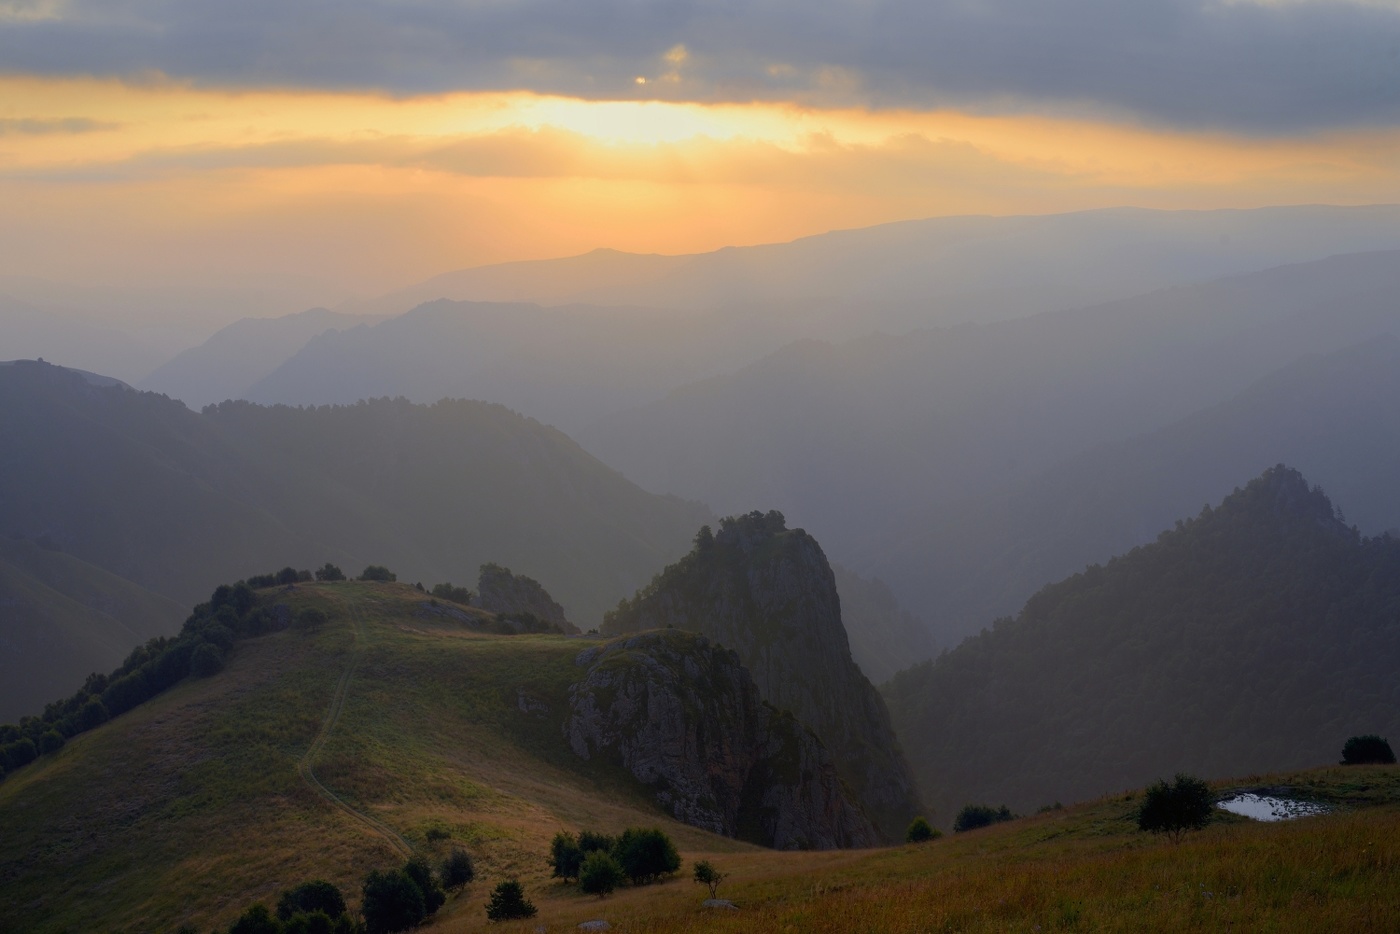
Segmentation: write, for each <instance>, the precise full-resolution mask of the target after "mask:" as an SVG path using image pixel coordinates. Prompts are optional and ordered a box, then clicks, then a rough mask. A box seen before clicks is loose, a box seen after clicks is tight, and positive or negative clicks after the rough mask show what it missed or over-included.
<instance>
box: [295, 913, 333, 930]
mask: <svg viewBox="0 0 1400 934" xmlns="http://www.w3.org/2000/svg"><path fill="white" fill-rule="evenodd" d="M335 928H336V925H335V920H334V919H333V918H332V917H331V916H330V915H328V914H326V913H325V912H324V911H309V912H308V911H299V912H297V913H296V914H294V915H292V916H291V917H290V918H288V919H287V920H286V921H285V922H283V924H282V934H335Z"/></svg>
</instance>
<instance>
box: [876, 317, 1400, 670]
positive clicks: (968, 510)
mask: <svg viewBox="0 0 1400 934" xmlns="http://www.w3.org/2000/svg"><path fill="white" fill-rule="evenodd" d="M1397 400H1400V337H1396V336H1395V335H1392V334H1381V335H1377V336H1376V337H1373V338H1369V339H1367V340H1365V341H1362V342H1361V343H1358V344H1356V345H1353V346H1351V347H1346V348H1343V349H1341V350H1337V351H1334V352H1332V353H1328V354H1310V355H1307V356H1305V357H1302V358H1301V359H1299V360H1297V361H1296V362H1294V363H1292V364H1289V365H1288V366H1286V367H1283V368H1281V369H1279V370H1277V371H1275V372H1273V373H1271V374H1269V375H1267V376H1265V377H1263V378H1261V379H1259V380H1258V381H1257V382H1255V383H1254V384H1252V385H1251V386H1249V387H1248V388H1246V389H1245V390H1244V391H1243V392H1241V393H1240V394H1238V395H1236V396H1234V397H1233V398H1230V399H1227V400H1225V401H1222V402H1221V403H1219V404H1218V405H1215V406H1211V407H1208V408H1205V409H1202V410H1200V411H1199V412H1196V413H1194V414H1192V415H1190V416H1188V417H1186V418H1184V419H1182V420H1180V421H1177V422H1174V423H1172V424H1170V425H1167V426H1164V427H1162V428H1159V429H1157V430H1156V431H1152V432H1147V433H1145V434H1142V435H1138V436H1136V437H1132V438H1127V439H1124V440H1122V441H1118V442H1114V443H1112V444H1108V445H1103V446H1100V447H1096V448H1093V449H1091V450H1089V451H1086V452H1085V453H1083V454H1081V455H1079V456H1078V457H1075V458H1072V459H1070V460H1068V461H1066V462H1065V463H1063V464H1060V465H1057V466H1055V467H1054V468H1052V469H1050V470H1048V471H1046V472H1045V473H1043V474H1041V475H1040V476H1038V477H1036V478H1035V479H1033V480H1031V481H1029V482H1027V483H1025V484H1022V485H1019V486H1015V487H1012V488H1010V489H1004V490H998V491H996V492H995V493H993V494H990V495H988V496H986V497H984V498H981V499H969V500H968V501H966V502H962V503H955V504H950V505H948V506H946V507H943V508H937V509H929V510H924V511H916V512H915V513H913V514H912V515H910V516H907V517H905V518H904V519H903V520H902V521H901V522H900V523H899V524H897V525H895V526H893V527H892V528H891V529H890V530H889V533H888V534H887V535H886V541H885V542H884V543H883V544H882V545H880V546H879V548H878V550H877V551H873V552H872V553H870V554H868V555H866V556H865V560H867V561H868V562H869V563H870V564H872V565H874V566H877V567H880V568H881V573H882V574H884V575H886V576H887V577H888V579H889V580H890V581H891V582H897V584H898V587H899V593H900V594H901V596H902V597H903V599H905V600H907V601H909V602H910V603H911V605H915V606H920V607H923V608H925V611H926V612H930V611H932V612H936V613H937V615H938V618H939V622H940V626H939V632H940V635H942V636H943V638H945V639H946V640H947V641H949V642H954V643H955V642H956V641H957V640H958V639H960V638H961V637H962V636H964V635H968V634H971V633H974V632H976V631H977V630H979V629H981V628H982V627H983V626H986V625H988V624H990V622H991V621H992V620H993V619H994V618H996V617H998V616H1004V615H1007V614H1010V613H1014V612H1015V611H1016V609H1017V607H1018V606H1019V605H1020V604H1021V603H1023V602H1024V601H1025V600H1026V599H1027V598H1029V597H1030V596H1031V594H1033V593H1034V592H1035V591H1036V590H1037V589H1039V588H1040V587H1041V586H1043V585H1044V583H1045V582H1047V581H1052V580H1058V579H1061V578H1063V577H1065V576H1067V575H1069V574H1072V573H1074V572H1076V571H1078V570H1080V569H1082V568H1083V567H1084V566H1085V565H1087V564H1090V563H1095V562H1102V561H1106V560H1107V559H1108V558H1110V557H1111V556H1113V555H1115V554H1122V553H1124V552H1126V551H1128V550H1129V549H1131V548H1133V547H1134V546H1136V545H1140V544H1146V543H1148V542H1150V541H1152V540H1153V539H1154V538H1155V537H1156V535H1157V533H1158V532H1159V531H1160V530H1161V529H1162V528H1165V527H1167V526H1169V525H1171V523H1172V522H1173V521H1175V519H1176V518H1177V517H1179V516H1181V515H1186V514H1190V513H1191V512H1193V511H1195V510H1197V509H1199V508H1200V505H1201V504H1202V503H1206V502H1211V501H1218V500H1219V499H1220V498H1221V497H1222V496H1224V495H1226V494H1227V493H1228V492H1229V491H1230V490H1231V489H1233V487H1234V485H1235V484H1236V482H1237V478H1238V477H1241V476H1248V475H1249V474H1251V473H1253V472H1255V471H1257V470H1260V469H1261V468H1262V467H1263V466H1264V465H1266V464H1269V463H1278V462H1285V463H1290V464H1294V465H1297V467H1298V468H1299V469H1300V470H1302V471H1303V472H1304V473H1305V474H1306V475H1308V476H1311V477H1317V478H1321V479H1325V480H1326V482H1327V486H1328V489H1329V490H1330V491H1331V492H1332V494H1333V495H1334V497H1335V500H1336V502H1337V503H1338V504H1340V505H1344V506H1345V508H1346V511H1347V515H1348V516H1349V517H1350V518H1352V519H1353V520H1355V521H1358V522H1360V523H1361V524H1362V525H1363V528H1364V529H1365V530H1367V531H1369V532H1370V533H1376V532H1380V531H1383V530H1385V529H1390V528H1397V527H1400V487H1397V485H1396V484H1395V483H1394V477H1396V476H1400V405H1397V404H1396V403H1397ZM934 608H937V609H936V610H934Z"/></svg>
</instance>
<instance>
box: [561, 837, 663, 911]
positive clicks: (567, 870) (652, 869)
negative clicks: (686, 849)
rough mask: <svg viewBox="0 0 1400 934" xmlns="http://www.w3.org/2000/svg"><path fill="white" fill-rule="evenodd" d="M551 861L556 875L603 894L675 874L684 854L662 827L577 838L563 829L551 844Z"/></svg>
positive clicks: (592, 891)
mask: <svg viewBox="0 0 1400 934" xmlns="http://www.w3.org/2000/svg"><path fill="white" fill-rule="evenodd" d="M549 864H550V866H551V867H552V869H553V870H554V876H555V877H556V878H559V879H563V880H564V881H565V882H570V881H573V880H578V883H579V888H581V889H582V890H583V891H585V892H588V893H590V894H593V895H598V896H603V895H607V894H609V893H610V892H612V891H613V890H614V889H616V888H617V887H618V886H620V885H622V884H624V883H625V882H630V883H631V884H632V885H646V884H648V883H650V882H655V881H656V880H658V879H661V878H664V877H666V876H671V875H674V874H675V873H676V872H677V871H678V870H679V869H680V868H681V857H680V854H679V853H678V852H676V845H675V844H674V843H672V842H671V838H670V837H668V836H666V834H665V833H664V832H662V831H661V830H658V829H656V828H654V827H652V828H637V827H629V828H628V829H626V830H624V831H623V832H622V834H621V835H620V836H617V837H610V836H608V835H606V834H601V833H597V832H595V831H592V830H585V831H582V832H581V833H579V835H578V836H577V837H575V836H574V835H573V834H571V833H565V832H563V831H561V832H559V833H557V834H555V835H554V840H553V842H552V843H551V844H550V854H549Z"/></svg>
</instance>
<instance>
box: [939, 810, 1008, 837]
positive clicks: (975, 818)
mask: <svg viewBox="0 0 1400 934" xmlns="http://www.w3.org/2000/svg"><path fill="white" fill-rule="evenodd" d="M1015 819H1016V815H1015V814H1012V813H1011V809H1010V808H1008V807H1007V806H1006V805H1004V804H1003V805H1002V806H1001V807H999V808H994V807H992V806H991V805H987V804H969V805H967V806H966V807H964V808H963V809H962V810H961V811H959V812H958V816H957V817H956V818H954V819H953V833H965V832H966V831H969V830H976V829H978V828H979V827H990V826H991V825H992V824H1000V823H1002V822H1003V821H1009V820H1015Z"/></svg>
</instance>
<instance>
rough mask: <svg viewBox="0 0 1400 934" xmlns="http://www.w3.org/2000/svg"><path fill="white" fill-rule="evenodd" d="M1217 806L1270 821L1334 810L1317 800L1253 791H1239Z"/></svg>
mask: <svg viewBox="0 0 1400 934" xmlns="http://www.w3.org/2000/svg"><path fill="white" fill-rule="evenodd" d="M1215 806H1216V807H1218V808H1222V809H1224V810H1226V811H1229V812H1230V813H1231V814H1240V815H1242V816H1244V817H1252V818H1254V819H1255V820H1268V821H1274V820H1293V819H1294V818H1298V817H1312V816H1313V815H1314V814H1326V813H1327V812H1328V811H1330V810H1332V808H1331V807H1329V806H1327V805H1325V804H1318V803H1317V802H1316V801H1300V800H1298V799H1297V798H1281V797H1278V796H1276V795H1261V794H1255V793H1254V792H1252V791H1242V792H1237V793H1236V794H1233V795H1231V796H1230V797H1228V798H1224V799H1222V800H1220V801H1218V802H1216V805H1215Z"/></svg>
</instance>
